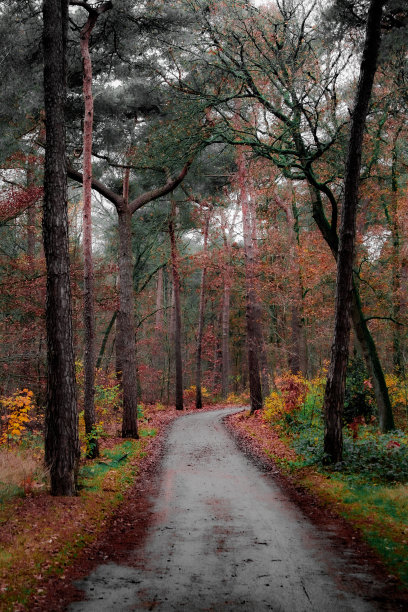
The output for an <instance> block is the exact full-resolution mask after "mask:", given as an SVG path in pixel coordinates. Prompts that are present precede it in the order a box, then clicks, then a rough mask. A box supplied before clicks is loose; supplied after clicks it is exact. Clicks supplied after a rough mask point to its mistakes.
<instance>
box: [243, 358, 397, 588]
mask: <svg viewBox="0 0 408 612" xmlns="http://www.w3.org/2000/svg"><path fill="white" fill-rule="evenodd" d="M352 367H353V368H354V371H353V370H350V372H351V375H350V378H349V380H348V394H347V401H348V409H347V414H346V418H345V422H344V428H343V436H344V453H343V461H342V462H340V463H337V464H336V465H334V466H332V467H327V466H325V465H324V462H323V459H324V452H323V437H324V422H323V414H322V405H323V395H324V386H325V376H324V374H322V375H321V376H319V377H316V378H315V379H314V380H312V381H306V380H305V379H303V378H302V377H301V376H293V375H291V374H286V375H285V376H283V377H282V378H281V379H279V380H277V381H276V383H277V384H276V389H275V390H274V391H273V393H272V394H271V395H270V396H269V398H267V399H266V401H265V410H264V412H263V414H262V419H263V421H264V423H265V424H266V425H267V426H271V427H272V430H271V433H272V431H273V432H274V436H276V435H278V436H279V439H280V441H281V442H283V443H285V444H287V445H288V446H289V447H291V449H293V450H294V451H295V453H296V455H295V458H293V457H292V456H291V455H290V454H289V453H288V455H287V456H283V457H280V458H279V467H280V468H281V469H282V470H283V471H285V472H286V473H290V474H291V475H292V477H294V478H295V479H296V480H297V481H298V482H299V483H301V484H302V485H303V486H305V487H306V488H309V489H310V490H311V491H313V493H315V494H317V495H318V496H319V497H320V498H321V499H322V501H323V502H324V503H327V504H328V505H329V506H331V507H335V508H336V510H337V512H338V513H339V514H340V515H342V516H344V517H345V518H346V519H348V520H349V521H350V522H352V524H353V525H355V526H356V527H357V528H358V529H360V530H361V532H362V533H363V535H364V537H365V539H366V540H367V542H368V543H369V544H370V545H371V546H372V547H373V548H374V549H375V550H376V551H377V552H378V553H379V554H380V556H381V557H382V559H383V560H384V561H385V562H386V564H387V565H388V566H389V568H390V569H391V570H392V571H393V572H394V573H396V574H397V575H398V576H399V577H400V579H401V580H402V581H403V583H404V584H405V585H408V555H407V550H408V549H407V544H408V527H407V525H408V484H407V483H408V435H407V421H408V419H407V418H406V416H405V418H404V414H405V415H406V405H404V404H403V402H404V401H405V398H406V396H407V394H406V382H405V381H401V382H400V384H397V382H396V381H395V380H393V379H392V380H391V382H392V383H393V386H392V387H391V389H390V391H391V392H390V396H391V401H392V403H393V408H394V410H395V412H396V413H397V414H398V419H397V423H398V424H399V427H400V428H399V429H396V430H395V431H392V432H390V433H387V434H382V433H380V431H379V429H378V426H377V420H376V417H375V410H374V408H373V406H372V394H371V390H370V386H369V384H368V383H367V381H366V380H365V379H364V377H362V376H360V375H359V373H358V372H357V373H356V369H355V368H356V367H357V368H358V367H359V365H358V363H357V365H355V364H352ZM288 381H290V382H288ZM389 381H390V377H389V378H388V381H387V382H389ZM288 388H289V389H290V393H288ZM305 389H306V390H305ZM247 427H248V426H247ZM249 427H250V425H249ZM258 431H259V430H258ZM264 451H265V452H266V453H268V454H269V455H270V456H272V457H273V451H271V449H270V443H269V446H268V445H267V444H266V442H264ZM273 458H274V457H273Z"/></svg>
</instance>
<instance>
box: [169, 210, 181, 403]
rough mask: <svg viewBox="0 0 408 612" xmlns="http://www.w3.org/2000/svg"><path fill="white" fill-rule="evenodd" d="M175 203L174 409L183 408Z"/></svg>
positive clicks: (172, 239) (171, 228)
mask: <svg viewBox="0 0 408 612" xmlns="http://www.w3.org/2000/svg"><path fill="white" fill-rule="evenodd" d="M175 215H176V204H175V202H174V200H172V204H171V214H170V219H169V235H170V244H171V268H172V274H173V297H174V356H175V365H176V410H183V408H184V406H183V361H182V357H181V304H180V275H179V269H178V253H177V245H176V233H175V229H174V223H175Z"/></svg>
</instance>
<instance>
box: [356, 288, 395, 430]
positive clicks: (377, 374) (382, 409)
mask: <svg viewBox="0 0 408 612" xmlns="http://www.w3.org/2000/svg"><path fill="white" fill-rule="evenodd" d="M351 317H352V321H353V327H354V332H355V335H356V339H357V342H358V345H359V349H360V351H361V353H362V355H363V357H364V360H365V362H366V365H367V370H368V373H369V375H370V378H371V380H372V381H373V391H374V395H375V397H376V401H377V408H378V419H379V425H380V430H381V431H382V432H386V431H391V430H392V429H394V427H395V426H394V417H393V415H392V406H391V402H390V398H389V395H388V389H387V383H386V382H385V378H384V372H383V371H382V367H381V363H380V360H379V357H378V353H377V348H376V346H375V343H374V340H373V338H372V336H371V334H370V331H369V329H368V327H367V322H366V320H365V318H364V313H363V309H362V307H361V301H360V295H359V293H358V290H357V287H356V285H355V283H353V301H352V307H351Z"/></svg>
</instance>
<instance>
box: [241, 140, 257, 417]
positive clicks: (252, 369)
mask: <svg viewBox="0 0 408 612" xmlns="http://www.w3.org/2000/svg"><path fill="white" fill-rule="evenodd" d="M247 174H248V173H247V167H246V159H245V154H244V151H242V150H240V151H239V153H238V184H239V199H240V203H241V207H242V226H243V232H244V253H245V284H246V327H247V352H248V376H249V393H250V398H251V412H254V411H255V410H260V409H261V408H262V406H263V396H262V383H261V368H260V362H259V358H260V344H261V330H260V305H259V301H258V299H257V296H256V290H255V270H254V265H255V261H254V248H253V242H252V228H251V219H250V212H249V198H250V194H249V189H248V175H247Z"/></svg>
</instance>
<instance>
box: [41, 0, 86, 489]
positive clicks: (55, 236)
mask: <svg viewBox="0 0 408 612" xmlns="http://www.w3.org/2000/svg"><path fill="white" fill-rule="evenodd" d="M43 18H44V22H43V23H44V26H43V28H44V29H43V48H44V98H45V125H46V146H45V167H44V214H43V239H44V252H45V258H46V265H47V300H46V326H47V357H48V372H47V407H46V417H45V462H46V465H47V467H48V468H49V470H50V476H51V493H52V495H68V496H72V495H76V493H77V474H78V462H79V438H78V413H77V401H76V387H75V368H74V350H73V337H72V315H71V288H70V277H69V250H68V214H67V170H66V161H65V102H66V59H65V58H66V41H67V26H68V0H44V3H43Z"/></svg>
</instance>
